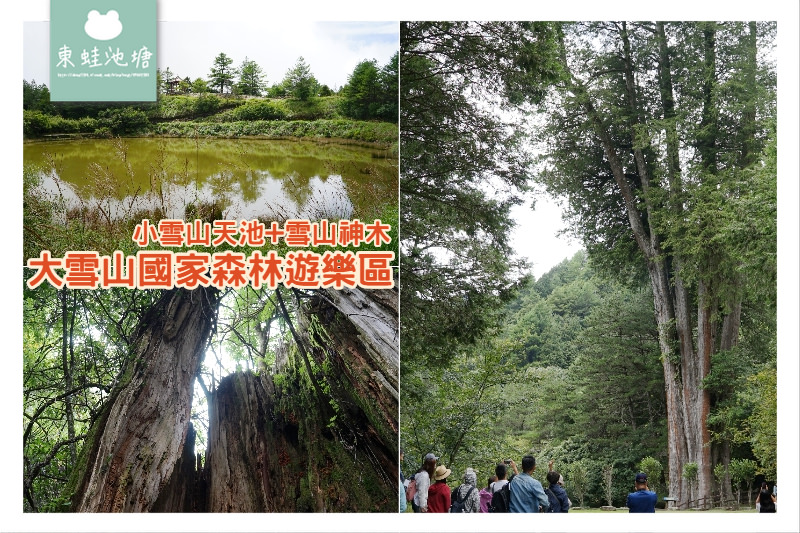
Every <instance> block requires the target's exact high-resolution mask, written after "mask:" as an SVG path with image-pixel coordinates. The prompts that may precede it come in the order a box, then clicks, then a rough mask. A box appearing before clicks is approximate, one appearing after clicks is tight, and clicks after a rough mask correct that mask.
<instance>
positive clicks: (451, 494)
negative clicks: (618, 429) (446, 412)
mask: <svg viewBox="0 0 800 533" xmlns="http://www.w3.org/2000/svg"><path fill="white" fill-rule="evenodd" d="M400 460H401V461H402V460H403V452H402V450H401V452H400ZM438 460H439V458H438V457H437V456H436V455H435V454H433V453H429V454H427V455H426V456H425V458H424V459H423V463H422V466H421V467H420V469H419V470H418V471H417V472H416V473H415V474H414V475H413V476H412V477H411V478H409V479H408V480H406V479H405V478H404V477H403V474H402V472H401V473H400V512H405V511H406V508H407V503H410V504H411V508H412V509H413V511H414V512H415V513H541V512H550V513H566V512H568V511H569V508H570V507H571V506H572V502H571V501H570V499H569V497H568V496H567V491H566V489H565V488H564V477H563V476H562V475H561V474H559V473H558V472H557V471H555V470H553V462H552V461H550V463H549V465H548V472H547V476H546V479H547V485H548V486H547V488H544V487H543V486H542V483H541V482H540V481H539V480H537V479H536V478H534V477H533V472H534V470H535V469H536V459H535V458H534V457H533V456H531V455H526V456H525V457H523V458H522V473H520V472H519V471H518V469H517V464H516V463H515V462H514V461H513V460H512V459H507V460H505V461H503V462H502V463H498V464H497V466H496V467H495V470H494V475H492V476H490V477H489V479H488V480H487V484H486V487H484V488H481V489H480V490H478V488H477V482H478V476H477V474H476V472H475V470H473V469H472V468H467V469H466V471H465V472H464V475H463V477H462V481H463V482H462V483H461V485H459V486H458V487H457V488H455V489H453V490H452V491H451V490H450V487H449V486H448V485H447V480H448V478H449V477H450V474H452V470H450V469H449V468H447V467H446V466H445V465H442V464H440V465H437V461H438ZM510 470H511V471H513V473H511V474H510V475H509V471H510ZM634 488H635V490H634V492H631V493H630V494H628V499H627V506H628V510H629V512H631V513H654V512H655V510H656V502H657V497H656V493H655V492H653V491H651V490H650V489H649V487H648V485H647V474H645V473H642V472H640V473H638V474H636V477H635V479H634ZM761 500H763V501H767V500H771V501H772V502H774V501H775V500H774V496H772V495H771V494H770V495H769V497H762V498H761ZM763 507H764V505H763V504H762V508H763ZM762 512H763V511H762ZM767 512H769V511H767Z"/></svg>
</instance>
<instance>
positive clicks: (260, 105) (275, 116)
mask: <svg viewBox="0 0 800 533" xmlns="http://www.w3.org/2000/svg"><path fill="white" fill-rule="evenodd" d="M229 113H230V115H231V117H232V118H233V120H284V119H286V118H287V117H288V113H287V112H286V110H284V109H283V108H282V107H281V106H279V105H277V104H275V103H274V102H270V101H269V100H251V101H249V102H247V103H246V104H244V105H242V106H239V107H237V108H236V109H233V110H231V111H229Z"/></svg>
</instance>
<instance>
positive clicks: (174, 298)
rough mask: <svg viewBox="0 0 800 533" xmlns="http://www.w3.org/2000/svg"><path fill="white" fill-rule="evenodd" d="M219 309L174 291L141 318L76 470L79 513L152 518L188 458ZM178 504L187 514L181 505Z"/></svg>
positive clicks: (205, 294)
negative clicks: (199, 384) (199, 382)
mask: <svg viewBox="0 0 800 533" xmlns="http://www.w3.org/2000/svg"><path fill="white" fill-rule="evenodd" d="M216 307H217V300H216V291H215V290H212V289H202V288H201V289H197V290H194V291H186V290H183V289H176V290H170V291H165V292H164V293H163V295H162V297H161V298H160V300H159V301H158V302H157V303H156V304H155V305H154V306H153V307H152V308H151V309H150V311H149V312H148V313H147V314H146V315H145V316H144V318H143V319H142V321H141V323H140V326H139V329H138V331H137V334H136V336H135V340H134V341H133V343H132V346H131V354H130V361H129V363H128V366H127V368H126V372H125V375H124V377H123V380H122V383H121V384H120V387H119V388H118V389H117V392H116V393H115V394H113V397H112V398H111V399H110V400H109V401H108V403H107V404H106V406H105V407H104V409H103V413H102V415H101V416H100V417H99V418H98V420H97V421H96V422H95V425H94V427H93V428H92V429H91V431H90V437H89V439H88V440H87V443H86V444H85V446H84V450H83V451H82V454H81V458H80V460H79V464H78V466H77V467H76V474H77V477H76V478H75V480H76V482H77V483H76V485H75V491H74V496H73V501H72V503H73V509H74V510H75V511H88V512H109V511H150V510H154V506H155V503H156V501H157V500H158V499H159V495H160V494H161V492H162V490H163V489H164V487H165V486H167V485H168V484H169V483H170V480H171V479H172V478H173V475H174V471H175V469H176V464H178V463H179V460H180V458H181V456H182V455H184V443H185V441H186V440H187V435H189V417H190V410H191V404H192V383H193V380H194V377H195V374H196V373H197V371H198V367H199V365H200V362H201V360H202V358H203V350H204V348H205V346H206V343H207V341H208V338H209V334H210V332H211V326H212V322H213V319H214V316H215V313H216ZM176 500H181V503H180V504H178V505H179V506H181V507H182V506H183V500H184V498H182V497H180V498H176ZM162 508H163V507H162ZM169 510H179V509H169Z"/></svg>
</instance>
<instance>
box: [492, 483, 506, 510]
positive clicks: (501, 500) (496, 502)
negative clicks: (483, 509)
mask: <svg viewBox="0 0 800 533" xmlns="http://www.w3.org/2000/svg"><path fill="white" fill-rule="evenodd" d="M510 502H511V482H510V481H509V482H508V483H506V484H505V485H503V486H502V487H500V490H498V491H497V492H495V493H494V494H493V495H492V501H491V502H489V512H490V513H508V512H509V503H510Z"/></svg>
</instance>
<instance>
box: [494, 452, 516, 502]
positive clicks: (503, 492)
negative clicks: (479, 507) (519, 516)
mask: <svg viewBox="0 0 800 533" xmlns="http://www.w3.org/2000/svg"><path fill="white" fill-rule="evenodd" d="M506 465H510V466H511V467H512V468H513V469H514V475H515V476H516V475H517V474H518V472H517V464H516V463H515V462H514V461H513V460H511V459H506V460H505V461H504V462H502V463H497V466H496V467H495V469H494V472H495V474H497V481H495V482H494V483H492V485H491V491H492V501H491V502H490V503H489V512H490V513H507V512H509V511H508V509H509V502H510V500H511V492H510V491H509V486H508V483H509V480H508V479H506V477H507V475H508V466H506Z"/></svg>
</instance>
